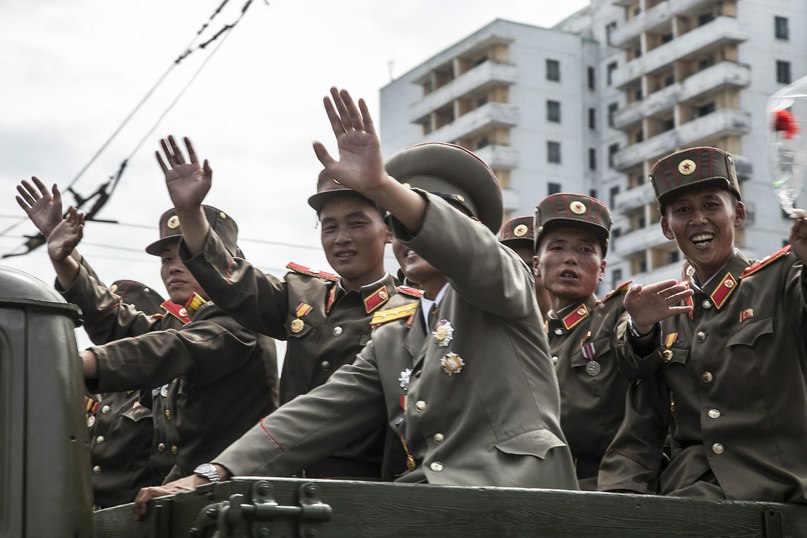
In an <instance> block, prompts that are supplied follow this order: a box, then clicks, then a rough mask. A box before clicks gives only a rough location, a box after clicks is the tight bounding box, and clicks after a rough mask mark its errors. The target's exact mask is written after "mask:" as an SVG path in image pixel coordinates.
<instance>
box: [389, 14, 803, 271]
mask: <svg viewBox="0 0 807 538" xmlns="http://www.w3.org/2000/svg"><path fill="white" fill-rule="evenodd" d="M802 28H807V1H803V0H798V1H796V0H592V1H591V4H590V5H589V6H588V7H587V8H585V9H583V10H581V11H579V12H577V13H575V14H573V15H572V16H571V17H569V18H568V19H566V20H565V21H563V22H561V23H560V24H559V25H557V26H556V27H554V28H551V29H547V28H540V27H536V26H531V25H526V24H520V23H515V22H510V21H504V20H496V21H493V22H492V23H490V24H488V25H487V26H485V27H484V28H482V29H480V30H479V31H477V32H475V33H473V34H472V35H470V36H468V37H467V38H465V39H463V40H462V41H460V42H458V43H456V44H455V45H453V46H452V47H450V48H448V49H446V50H444V51H442V52H440V53H438V54H436V55H435V56H433V57H432V58H430V59H428V60H427V61H425V62H424V63H423V64H421V65H419V66H417V67H415V68H414V69H412V70H411V71H409V72H408V73H406V74H404V75H403V76H401V77H400V78H398V79H397V80H395V81H393V82H391V83H390V84H388V85H387V86H385V87H384V88H382V90H381V118H380V123H381V142H382V149H383V151H384V153H385V154H391V153H393V152H394V151H396V150H398V149H400V148H402V147H404V146H407V145H410V144H413V143H417V142H420V141H424V140H442V141H449V142H454V143H458V144H460V145H463V146H465V147H468V148H469V149H472V150H474V151H476V152H477V153H478V154H479V155H480V156H481V157H482V158H483V159H485V160H486V161H487V162H488V163H489V164H490V165H491V167H492V168H493V169H494V170H495V171H496V173H497V175H498V176H499V178H500V180H501V182H502V185H503V187H504V190H505V209H506V211H507V213H508V215H511V216H516V215H523V214H530V213H532V211H533V208H534V206H535V204H536V203H537V202H538V201H539V200H540V199H541V198H543V197H544V196H546V195H547V194H551V193H552V192H556V191H558V190H565V191H570V192H580V193H589V194H594V195H596V196H598V197H599V198H600V199H602V200H604V201H605V202H606V203H608V204H609V206H610V207H611V209H612V212H613V214H614V226H613V236H614V237H613V240H612V247H611V249H610V251H609V256H608V257H609V266H608V272H607V278H606V284H605V285H606V286H611V285H614V284H616V283H618V282H621V281H622V280H624V279H627V278H634V279H637V280H639V281H642V282H650V281H654V280H658V279H660V278H669V277H676V276H678V273H679V270H680V263H679V262H680V260H679V258H678V252H677V249H676V248H675V245H674V244H673V243H672V242H670V241H667V240H666V239H665V238H664V237H663V235H662V234H661V231H660V228H659V226H658V221H659V214H658V211H657V209H656V206H655V203H654V198H653V189H652V186H651V185H650V184H649V182H648V181H647V180H646V178H647V176H648V172H649V169H650V167H651V166H652V164H653V163H654V162H655V160H656V159H658V158H659V157H662V156H664V155H666V154H668V153H671V152H673V151H675V150H676V149H679V148H682V147H686V146H692V145H715V146H718V147H721V148H724V149H726V150H728V151H730V152H732V153H733V154H734V155H735V157H736V160H737V166H738V173H739V175H740V178H741V182H742V189H743V195H744V199H745V201H746V205H747V206H748V210H749V211H748V213H749V219H748V221H747V223H746V225H745V227H744V229H743V230H742V232H741V233H740V236H739V238H738V239H739V241H738V243H739V245H740V246H742V247H743V248H744V250H745V251H746V252H747V253H748V254H749V256H751V257H761V256H763V255H765V254H768V253H770V252H772V251H774V250H776V249H778V248H779V247H780V246H781V244H782V242H783V241H784V239H785V238H786V237H787V228H788V219H787V218H786V216H785V215H784V213H783V212H782V211H781V210H780V209H779V206H778V202H777V200H776V197H775V195H774V193H773V190H772V188H771V186H770V182H769V177H768V169H767V125H768V118H767V117H766V110H765V104H766V100H767V97H768V96H769V95H771V94H772V93H774V92H775V91H776V90H778V89H780V88H781V87H782V86H783V85H785V84H786V83H788V82H790V81H791V80H795V79H797V78H799V77H800V76H803V75H805V74H807V33H804V32H801V31H800V29H802Z"/></svg>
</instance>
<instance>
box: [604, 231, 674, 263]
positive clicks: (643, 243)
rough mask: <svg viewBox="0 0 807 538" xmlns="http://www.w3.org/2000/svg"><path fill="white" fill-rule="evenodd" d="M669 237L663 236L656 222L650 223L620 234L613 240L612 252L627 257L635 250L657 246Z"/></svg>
mask: <svg viewBox="0 0 807 538" xmlns="http://www.w3.org/2000/svg"><path fill="white" fill-rule="evenodd" d="M668 241H669V239H667V238H666V237H664V234H663V233H662V232H661V226H659V225H658V224H651V225H650V226H645V227H644V228H640V229H638V230H634V231H632V232H628V233H625V234H622V235H620V236H619V237H617V238H616V239H615V240H614V246H613V250H614V254H618V255H620V256H622V257H623V258H624V257H627V256H630V255H631V254H633V253H635V252H640V251H643V250H647V249H649V248H653V247H657V246H659V245H663V244H664V243H666V242H668Z"/></svg>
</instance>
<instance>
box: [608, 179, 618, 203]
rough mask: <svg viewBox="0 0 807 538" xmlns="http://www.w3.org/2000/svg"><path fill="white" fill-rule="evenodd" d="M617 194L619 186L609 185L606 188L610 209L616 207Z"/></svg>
mask: <svg viewBox="0 0 807 538" xmlns="http://www.w3.org/2000/svg"><path fill="white" fill-rule="evenodd" d="M617 194H619V186H618V185H617V186H616V187H611V188H610V189H608V207H610V208H611V209H613V208H615V207H616V196H617Z"/></svg>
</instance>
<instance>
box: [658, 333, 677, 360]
mask: <svg viewBox="0 0 807 538" xmlns="http://www.w3.org/2000/svg"><path fill="white" fill-rule="evenodd" d="M676 340H678V333H670V334H668V335H667V336H665V337H664V348H665V349H663V350H662V352H661V360H663V361H664V362H670V361H671V360H672V358H673V351H672V349H670V348H671V347H672V345H673V344H674V343H675V341H676Z"/></svg>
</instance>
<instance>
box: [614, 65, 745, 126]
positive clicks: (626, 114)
mask: <svg viewBox="0 0 807 538" xmlns="http://www.w3.org/2000/svg"><path fill="white" fill-rule="evenodd" d="M749 84H751V67H750V66H749V65H747V64H740V63H735V62H720V63H718V64H716V65H713V66H711V67H709V68H708V69H704V70H703V71H699V72H697V73H695V74H693V75H691V76H689V77H687V78H686V79H684V81H683V82H676V83H675V84H672V85H670V86H667V87H666V88H663V89H661V90H658V91H657V92H655V93H651V94H650V95H649V96H648V97H647V99H644V100H642V101H637V102H635V103H631V104H630V105H628V106H626V107H625V108H623V109H621V110H619V111H618V112H617V113H616V114H614V127H616V128H617V129H624V128H626V127H628V126H630V125H632V124H634V123H637V122H639V121H641V120H642V119H643V118H646V117H650V116H655V115H656V114H659V113H661V112H664V111H667V110H670V109H671V108H673V107H674V106H675V104H676V103H680V102H684V101H688V100H690V99H694V98H695V97H698V96H700V95H703V94H706V93H709V92H711V91H714V90H717V89H719V88H722V87H724V86H737V87H746V86H748V85H749Z"/></svg>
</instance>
